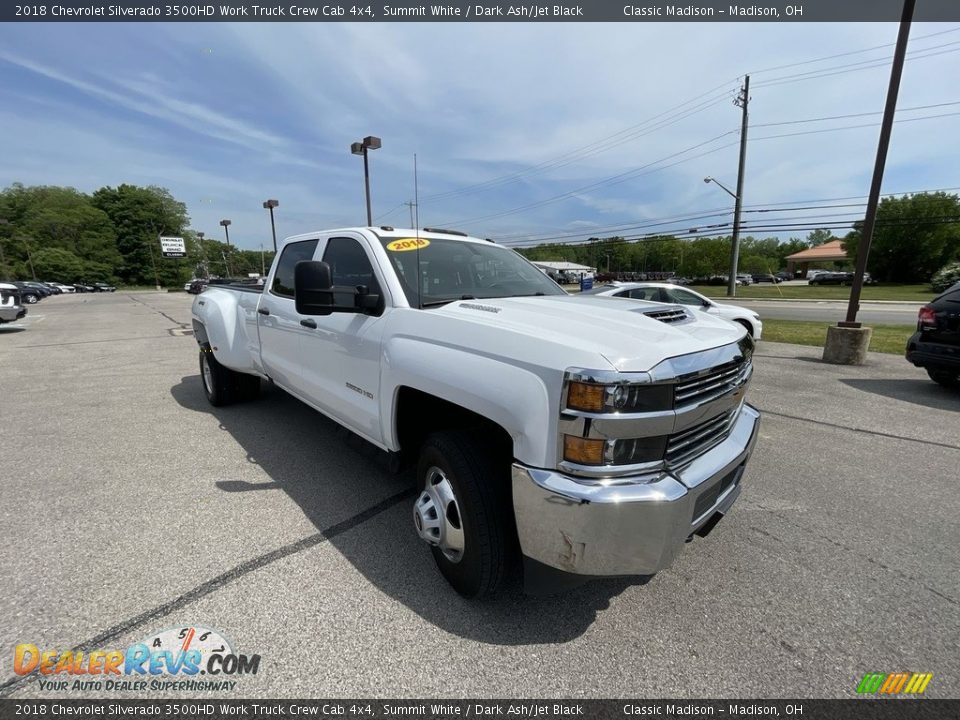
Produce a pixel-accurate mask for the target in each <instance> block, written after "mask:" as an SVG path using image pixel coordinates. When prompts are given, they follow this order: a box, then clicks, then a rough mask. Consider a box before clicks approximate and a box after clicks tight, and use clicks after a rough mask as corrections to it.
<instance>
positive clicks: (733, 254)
mask: <svg viewBox="0 0 960 720" xmlns="http://www.w3.org/2000/svg"><path fill="white" fill-rule="evenodd" d="M703 181H704V182H705V183H707V184H709V183H714V184H715V185H717V186H718V187H719V188H720V189H721V190H723V191H724V192H725V193H726V194H727V195H729V196H730V197H732V198H733V237H732V238H731V240H732V242H731V248H730V265H731V268H730V269H731V273H730V277H729V278H728V279H727V296H729V297H734V296H735V295H736V292H737V291H736V287H737V266H738V265H739V264H740V196H739V195H738V194H737V193H735V192H733V190H731V189H730V188H728V187H727V186H726V185H724V184H723V183H722V182H720V181H719V180H717V179H716V178H715V177H711V176H709V175H708V176H707V177H705V178H704V179H703ZM738 184H739V183H738ZM693 231H698V228H691V232H693Z"/></svg>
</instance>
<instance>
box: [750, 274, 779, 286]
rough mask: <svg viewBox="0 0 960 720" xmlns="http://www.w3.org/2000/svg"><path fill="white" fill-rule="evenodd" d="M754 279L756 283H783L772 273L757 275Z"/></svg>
mask: <svg viewBox="0 0 960 720" xmlns="http://www.w3.org/2000/svg"><path fill="white" fill-rule="evenodd" d="M752 277H753V282H755V283H762V282H768V283H773V284H774V285H776V284H777V283H779V282H783V280H782V279H781V278H780V277H779V276H778V275H771V274H770V273H756V274H754V275H753V276H752Z"/></svg>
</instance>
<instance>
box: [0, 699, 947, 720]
mask: <svg viewBox="0 0 960 720" xmlns="http://www.w3.org/2000/svg"><path fill="white" fill-rule="evenodd" d="M958 710H960V700H928V699H922V698H916V699H907V700H903V699H895V698H889V699H862V700H652V699H647V700H509V699H494V700H426V699H424V700H369V699H367V700H364V699H354V700H345V699H340V700H336V699H331V700H289V699H285V700H280V699H256V700H247V699H244V700H238V699H220V698H216V697H212V698H209V699H208V698H194V699H189V700H52V699H47V698H33V699H30V700H0V717H3V718H14V717H30V718H33V719H34V720H46V719H47V718H63V717H85V718H89V717H96V718H119V717H144V716H146V717H163V718H169V719H171V720H173V719H182V720H186V719H187V718H189V719H190V720H195V719H196V718H237V717H245V718H274V719H275V718H308V717H314V718H318V717H319V718H324V719H327V718H338V719H340V720H397V718H403V720H408V719H409V718H414V719H415V720H422V719H424V718H431V719H433V718H437V719H438V720H465V719H472V718H476V720H553V719H554V718H564V719H570V718H582V719H587V720H607V719H608V718H611V719H620V720H673V719H676V720H703V719H705V718H710V719H711V720H713V719H714V718H718V717H719V718H724V717H729V718H734V719H735V720H736V719H738V718H746V719H749V720H773V719H774V718H777V719H779V720H945V719H946V718H955V717H957V711H958Z"/></svg>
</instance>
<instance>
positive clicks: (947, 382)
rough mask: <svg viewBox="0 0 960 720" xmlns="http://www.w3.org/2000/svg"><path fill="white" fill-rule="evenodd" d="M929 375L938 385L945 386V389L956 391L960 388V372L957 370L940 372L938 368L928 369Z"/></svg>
mask: <svg viewBox="0 0 960 720" xmlns="http://www.w3.org/2000/svg"><path fill="white" fill-rule="evenodd" d="M926 371H927V375H929V376H930V379H931V380H933V381H934V382H935V383H937V385H943V387H945V388H950V389H951V390H956V389H958V388H960V372H958V371H956V370H940V369H936V368H926Z"/></svg>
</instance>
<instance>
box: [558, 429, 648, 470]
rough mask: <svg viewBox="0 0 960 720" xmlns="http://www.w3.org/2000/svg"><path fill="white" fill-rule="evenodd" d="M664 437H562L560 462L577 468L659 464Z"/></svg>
mask: <svg viewBox="0 0 960 720" xmlns="http://www.w3.org/2000/svg"><path fill="white" fill-rule="evenodd" d="M666 450H667V438H666V437H665V436H659V437H646V438H629V439H625V440H624V439H620V440H607V439H605V438H583V437H576V436H575V435H564V436H563V459H564V460H566V461H567V462H572V463H577V464H578V465H635V464H637V463H646V462H655V461H657V460H663V456H664V453H665V452H666Z"/></svg>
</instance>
